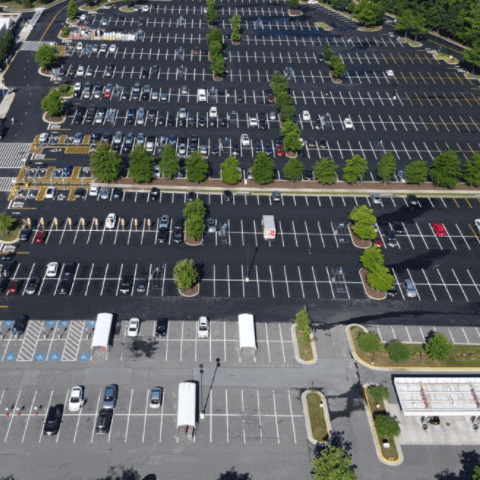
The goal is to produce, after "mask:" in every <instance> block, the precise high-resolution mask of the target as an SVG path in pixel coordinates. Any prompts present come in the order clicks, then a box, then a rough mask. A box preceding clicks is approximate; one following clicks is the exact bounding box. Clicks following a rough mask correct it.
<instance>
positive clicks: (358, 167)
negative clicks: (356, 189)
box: [343, 154, 368, 183]
mask: <svg viewBox="0 0 480 480" xmlns="http://www.w3.org/2000/svg"><path fill="white" fill-rule="evenodd" d="M367 170H368V162H367V160H366V159H365V158H363V157H361V156H360V155H356V154H354V155H353V156H352V158H351V159H350V160H347V161H346V162H345V166H344V167H343V179H344V180H345V181H346V182H347V183H355V182H356V181H357V180H361V179H362V178H363V177H364V176H365V174H366V173H367Z"/></svg>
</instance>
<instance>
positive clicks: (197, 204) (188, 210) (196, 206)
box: [182, 197, 207, 220]
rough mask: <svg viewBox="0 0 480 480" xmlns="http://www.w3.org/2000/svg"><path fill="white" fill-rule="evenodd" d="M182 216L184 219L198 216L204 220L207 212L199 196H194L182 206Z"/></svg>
mask: <svg viewBox="0 0 480 480" xmlns="http://www.w3.org/2000/svg"><path fill="white" fill-rule="evenodd" d="M182 213H183V216H184V217H185V218H186V219H189V218H193V217H198V218H200V219H201V220H205V215H206V214H207V209H206V208H205V204H204V203H203V200H202V199H201V198H198V197H197V198H196V199H195V200H194V201H193V202H188V203H187V204H186V205H185V206H184V207H183V212H182Z"/></svg>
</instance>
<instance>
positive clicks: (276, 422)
mask: <svg viewBox="0 0 480 480" xmlns="http://www.w3.org/2000/svg"><path fill="white" fill-rule="evenodd" d="M272 393H273V411H274V413H275V426H276V428H277V442H278V443H280V434H279V432H278V418H277V402H276V399H275V390H272Z"/></svg>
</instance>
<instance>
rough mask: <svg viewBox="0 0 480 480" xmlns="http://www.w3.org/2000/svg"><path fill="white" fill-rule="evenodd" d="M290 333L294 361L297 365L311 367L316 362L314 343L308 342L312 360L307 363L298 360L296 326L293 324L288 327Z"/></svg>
mask: <svg viewBox="0 0 480 480" xmlns="http://www.w3.org/2000/svg"><path fill="white" fill-rule="evenodd" d="M290 333H291V335H292V342H293V351H294V352H295V360H296V361H297V362H298V363H301V364H302V365H313V364H314V363H316V362H317V347H316V345H315V342H314V341H310V345H311V347H312V353H313V360H310V361H307V360H302V359H301V358H300V352H299V350H298V342H297V335H296V333H297V332H296V325H295V324H293V325H292V326H291V327H290Z"/></svg>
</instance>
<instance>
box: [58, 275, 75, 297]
mask: <svg viewBox="0 0 480 480" xmlns="http://www.w3.org/2000/svg"><path fill="white" fill-rule="evenodd" d="M71 288H72V279H71V278H70V277H62V279H61V280H60V284H59V286H58V294H59V295H68V294H69V293H70V290H71Z"/></svg>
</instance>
